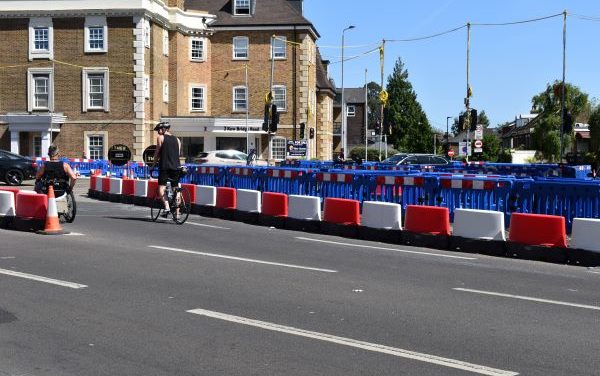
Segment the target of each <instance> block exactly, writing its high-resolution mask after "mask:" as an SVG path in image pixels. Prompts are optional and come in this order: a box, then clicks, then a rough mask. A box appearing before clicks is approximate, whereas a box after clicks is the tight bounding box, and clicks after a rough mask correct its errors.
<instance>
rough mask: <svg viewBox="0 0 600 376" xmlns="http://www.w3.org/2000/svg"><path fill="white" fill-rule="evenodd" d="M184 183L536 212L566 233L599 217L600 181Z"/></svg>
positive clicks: (310, 178) (255, 171)
mask: <svg viewBox="0 0 600 376" xmlns="http://www.w3.org/2000/svg"><path fill="white" fill-rule="evenodd" d="M189 171H190V173H189V174H188V175H187V176H186V177H185V178H184V179H183V180H182V181H183V182H184V183H191V184H197V185H210V186H215V187H231V188H236V189H251V190H257V191H261V192H277V193H284V194H288V195H307V196H315V197H319V198H320V199H321V201H323V200H324V199H325V198H343V199H352V200H357V201H359V202H363V201H376V202H389V203H398V204H401V205H402V207H403V208H406V207H407V206H408V205H428V206H438V207H445V208H448V209H449V211H450V218H451V220H453V219H454V211H455V209H459V208H464V209H479V210H491V211H499V212H502V213H504V216H505V221H506V224H507V226H508V225H509V224H510V218H511V214H512V213H514V212H518V213H534V214H549V215H559V216H563V217H565V220H566V226H567V231H569V232H570V231H571V226H572V222H573V219H574V218H600V181H595V180H588V181H582V180H579V179H552V178H536V179H532V178H516V177H511V176H501V175H475V174H452V173H413V172H410V171H358V170H331V171H330V172H322V171H318V170H311V169H299V168H275V167H269V168H267V167H222V166H194V167H191V168H190V170H189Z"/></svg>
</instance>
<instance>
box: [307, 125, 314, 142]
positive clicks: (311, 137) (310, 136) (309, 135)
mask: <svg viewBox="0 0 600 376" xmlns="http://www.w3.org/2000/svg"><path fill="white" fill-rule="evenodd" d="M308 137H309V138H310V139H311V140H312V139H313V138H315V129H314V128H312V127H311V128H310V129H309V130H308Z"/></svg>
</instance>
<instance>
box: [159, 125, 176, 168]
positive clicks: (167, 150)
mask: <svg viewBox="0 0 600 376" xmlns="http://www.w3.org/2000/svg"><path fill="white" fill-rule="evenodd" d="M159 158H160V159H159V162H158V168H159V169H161V170H177V169H178V168H179V166H180V164H179V142H178V141H177V137H175V136H172V135H168V134H166V135H164V140H163V143H162V145H161V147H160V156H159Z"/></svg>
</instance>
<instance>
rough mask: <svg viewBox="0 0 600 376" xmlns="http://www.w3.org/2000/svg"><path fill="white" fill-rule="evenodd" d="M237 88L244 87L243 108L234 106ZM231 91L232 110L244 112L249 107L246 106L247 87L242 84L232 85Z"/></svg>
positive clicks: (247, 104)
mask: <svg viewBox="0 0 600 376" xmlns="http://www.w3.org/2000/svg"><path fill="white" fill-rule="evenodd" d="M237 89H244V93H245V98H244V99H245V103H246V108H244V109H238V108H237V107H236V102H235V100H236V97H235V91H236V90H237ZM231 93H232V106H231V108H232V112H242V113H245V112H246V111H248V109H249V107H248V106H249V103H248V88H247V87H246V86H244V85H238V86H234V87H233V89H232V91H231Z"/></svg>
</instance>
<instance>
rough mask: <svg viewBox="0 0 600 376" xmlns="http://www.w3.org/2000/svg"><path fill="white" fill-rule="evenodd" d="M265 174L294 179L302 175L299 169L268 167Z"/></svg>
mask: <svg viewBox="0 0 600 376" xmlns="http://www.w3.org/2000/svg"><path fill="white" fill-rule="evenodd" d="M267 174H268V175H269V176H270V177H273V178H286V179H296V178H297V177H298V176H301V175H302V172H301V171H293V170H272V169H269V170H268V171H267Z"/></svg>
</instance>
